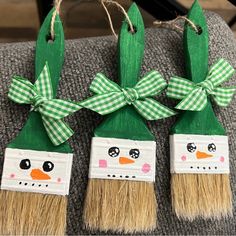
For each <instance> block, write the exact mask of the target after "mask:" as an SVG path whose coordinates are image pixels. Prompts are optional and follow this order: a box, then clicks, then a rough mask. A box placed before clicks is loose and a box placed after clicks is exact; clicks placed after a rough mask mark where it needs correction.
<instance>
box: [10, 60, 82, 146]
mask: <svg viewBox="0 0 236 236" xmlns="http://www.w3.org/2000/svg"><path fill="white" fill-rule="evenodd" d="M8 97H9V98H10V99H11V100H12V101H14V102H16V103H19V104H30V105H31V111H37V112H39V113H40V114H41V117H42V121H43V124H44V127H45V129H46V131H47V134H48V136H49V138H50V140H51V141H52V143H53V144H54V145H55V146H57V145H59V144H61V143H63V142H65V141H66V140H67V139H69V138H70V137H71V136H72V135H73V130H72V129H71V128H70V127H69V126H68V125H67V124H66V123H65V122H64V121H63V120H62V119H63V118H64V117H66V116H68V115H70V114H72V113H73V112H75V111H77V110H79V109H80V108H81V107H80V106H79V105H78V104H76V103H74V102H71V101H66V100H61V99H54V98H53V88H52V83H51V76H50V71H49V67H48V63H47V62H46V64H45V66H44V68H43V70H42V72H41V73H40V75H39V77H38V78H37V80H36V82H35V84H32V83H31V82H30V81H29V80H27V79H25V78H22V77H19V76H15V77H13V79H12V83H11V85H10V89H9V93H8Z"/></svg>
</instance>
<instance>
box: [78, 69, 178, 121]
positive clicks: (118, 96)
mask: <svg viewBox="0 0 236 236" xmlns="http://www.w3.org/2000/svg"><path fill="white" fill-rule="evenodd" d="M166 86H167V84H166V81H165V80H164V79H163V78H162V76H161V75H160V73H158V72H157V71H152V72H150V73H148V74H147V75H145V76H144V77H143V78H142V79H141V80H140V81H139V82H138V83H137V84H136V86H135V87H134V88H121V87H120V86H119V85H118V84H116V83H114V82H113V81H111V80H109V79H108V78H107V77H106V76H105V75H103V74H101V73H98V74H97V75H96V77H95V79H94V80H93V82H92V84H91V86H90V90H91V91H92V92H93V93H94V94H95V95H94V96H92V97H91V98H88V99H86V100H84V101H82V102H81V103H80V105H81V106H83V107H85V108H88V109H90V110H93V111H95V112H97V113H99V114H101V115H106V114H109V113H112V112H114V111H116V110H118V109H120V108H121V107H123V106H126V105H133V106H134V107H135V108H136V110H137V111H138V112H139V113H140V114H141V115H142V116H143V117H144V118H145V119H147V120H157V119H161V118H166V117H169V116H172V115H175V114H176V113H175V112H174V111H172V110H171V109H169V108H167V107H165V106H164V105H162V104H160V103H158V102H157V101H156V100H154V99H152V98H150V97H153V96H156V95H158V94H159V93H160V92H161V91H162V90H163V89H164V88H165V87H166Z"/></svg>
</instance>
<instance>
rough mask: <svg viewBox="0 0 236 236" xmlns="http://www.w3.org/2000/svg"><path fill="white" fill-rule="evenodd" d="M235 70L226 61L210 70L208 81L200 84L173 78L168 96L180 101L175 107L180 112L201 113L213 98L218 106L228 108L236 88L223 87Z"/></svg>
mask: <svg viewBox="0 0 236 236" xmlns="http://www.w3.org/2000/svg"><path fill="white" fill-rule="evenodd" d="M234 72H235V70H234V68H233V67H232V66H231V65H230V64H229V63H228V62H227V61H226V60H224V59H220V60H218V61H217V62H216V63H215V64H214V65H213V66H212V67H211V68H210V70H209V72H208V75H207V77H206V79H205V80H204V81H203V82H200V83H197V84H195V83H193V82H192V81H189V80H187V79H185V78H181V77H172V78H171V79H170V82H169V85H168V87H167V96H168V97H171V98H174V99H180V100H181V102H180V103H179V104H178V105H177V106H176V107H175V108H176V109H179V110H189V111H201V110H203V109H204V108H205V107H206V105H207V99H208V97H211V98H212V99H213V100H214V101H215V102H216V104H217V105H219V106H222V107H225V106H227V105H228V104H229V103H230V102H231V100H232V98H233V95H234V93H235V90H236V87H235V86H231V87H222V86H220V85H221V84H222V83H223V82H226V81H228V80H229V79H230V78H231V77H232V75H233V74H234Z"/></svg>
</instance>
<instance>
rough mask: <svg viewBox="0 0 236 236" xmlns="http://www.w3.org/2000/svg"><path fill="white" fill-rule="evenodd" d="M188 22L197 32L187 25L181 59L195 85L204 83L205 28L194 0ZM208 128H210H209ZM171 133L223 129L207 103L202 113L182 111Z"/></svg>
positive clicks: (212, 132) (205, 132)
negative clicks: (191, 23) (196, 28)
mask: <svg viewBox="0 0 236 236" xmlns="http://www.w3.org/2000/svg"><path fill="white" fill-rule="evenodd" d="M188 19H189V20H191V21H192V22H193V23H194V24H195V25H196V26H197V27H198V28H199V29H200V31H199V33H196V31H194V29H193V28H192V27H191V26H190V25H189V24H188V23H186V24H185V29H184V56H185V63H186V74H187V78H188V79H190V80H192V81H193V82H195V83H199V82H202V81H203V80H205V78H206V75H207V73H208V28H207V24H206V19H205V16H204V13H203V10H202V8H201V6H200V5H199V3H198V1H197V0H196V1H195V2H194V4H193V6H192V8H191V9H190V11H189V14H188ZM209 126H211V128H210V129H209ZM171 133H172V134H173V133H174V134H175V133H177V134H202V135H225V130H224V128H223V127H222V125H221V124H220V122H219V121H218V119H217V118H216V116H215V114H214V111H213V109H212V105H211V102H210V100H209V99H208V103H207V106H206V107H205V108H204V110H202V111H184V112H183V113H182V114H181V115H180V118H179V120H178V121H177V122H176V124H175V125H174V126H173V127H172V129H171Z"/></svg>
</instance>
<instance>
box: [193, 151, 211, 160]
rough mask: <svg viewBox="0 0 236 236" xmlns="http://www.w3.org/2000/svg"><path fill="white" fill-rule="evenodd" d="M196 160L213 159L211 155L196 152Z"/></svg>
mask: <svg viewBox="0 0 236 236" xmlns="http://www.w3.org/2000/svg"><path fill="white" fill-rule="evenodd" d="M196 156H197V159H203V158H207V157H213V155H211V154H207V153H205V152H199V151H197V153H196Z"/></svg>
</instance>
